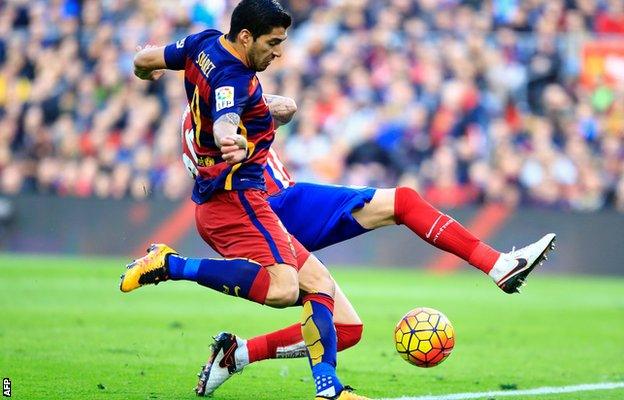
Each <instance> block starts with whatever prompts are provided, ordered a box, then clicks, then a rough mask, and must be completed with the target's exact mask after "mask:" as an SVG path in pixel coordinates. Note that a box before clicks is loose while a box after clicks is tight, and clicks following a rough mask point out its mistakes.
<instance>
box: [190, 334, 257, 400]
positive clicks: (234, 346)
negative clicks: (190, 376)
mask: <svg viewBox="0 0 624 400" xmlns="http://www.w3.org/2000/svg"><path fill="white" fill-rule="evenodd" d="M246 347H247V341H246V340H242V339H239V338H237V337H236V336H235V335H234V334H232V333H227V332H221V333H219V334H218V335H217V336H215V337H214V343H213V344H212V345H211V350H212V353H211V354H210V358H208V363H207V364H206V365H204V366H203V367H202V369H201V371H200V372H199V373H198V374H197V376H198V377H199V381H198V382H197V386H196V387H195V393H196V394H197V395H198V396H210V395H211V394H212V393H214V391H215V390H217V388H218V387H219V386H221V385H222V384H223V383H224V382H225V381H227V380H228V379H229V378H230V376H232V375H233V374H234V373H236V372H240V371H242V370H243V368H244V367H245V365H247V364H249V356H248V353H247V351H246V350H247V349H246ZM237 350H239V351H237Z"/></svg>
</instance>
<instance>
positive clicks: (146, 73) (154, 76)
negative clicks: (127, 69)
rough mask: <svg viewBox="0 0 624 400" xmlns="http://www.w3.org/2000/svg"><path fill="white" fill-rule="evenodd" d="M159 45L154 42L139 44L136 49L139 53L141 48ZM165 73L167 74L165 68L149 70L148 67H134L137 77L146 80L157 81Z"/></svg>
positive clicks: (145, 48) (152, 47)
mask: <svg viewBox="0 0 624 400" xmlns="http://www.w3.org/2000/svg"><path fill="white" fill-rule="evenodd" d="M157 47H158V46H154V45H153V44H147V45H145V46H144V47H142V46H137V47H136V51H137V53H138V52H140V51H141V50H148V49H155V48H157ZM164 74H165V70H163V69H157V70H148V69H143V68H138V67H136V66H135V67H134V75H136V77H137V78H139V79H143V80H146V81H157V80H158V79H160V77H161V76H163V75H164Z"/></svg>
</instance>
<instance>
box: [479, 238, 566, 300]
mask: <svg viewBox="0 0 624 400" xmlns="http://www.w3.org/2000/svg"><path fill="white" fill-rule="evenodd" d="M556 239H557V235H555V234H554V233H549V234H547V235H544V237H542V238H541V239H540V240H538V241H537V242H535V243H532V244H530V245H528V246H526V247H523V248H521V249H518V250H516V249H515V248H514V249H512V250H511V251H510V252H509V253H502V254H501V255H500V257H499V258H498V260H497V261H496V264H494V267H493V268H492V270H491V271H490V272H489V275H490V276H491V277H492V279H493V280H494V283H496V285H498V287H499V288H501V289H502V290H503V291H504V292H505V293H509V294H511V293H520V287H521V286H523V285H524V284H525V280H526V277H527V276H528V275H529V274H530V273H531V271H533V269H534V268H535V267H537V266H538V265H542V264H543V263H544V261H546V260H547V259H548V257H547V253H548V252H549V251H550V250H553V249H554V248H555V240H556Z"/></svg>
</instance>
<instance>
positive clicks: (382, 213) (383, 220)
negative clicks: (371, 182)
mask: <svg viewBox="0 0 624 400" xmlns="http://www.w3.org/2000/svg"><path fill="white" fill-rule="evenodd" d="M395 192H396V189H377V190H376V191H375V195H374V196H373V199H372V200H371V201H370V202H368V203H366V204H365V205H364V207H362V208H360V209H358V210H355V211H353V218H355V220H356V221H357V222H358V223H359V224H360V225H362V227H364V228H366V229H377V228H381V227H382V226H388V225H393V224H395V223H396V222H395V219H394V198H395Z"/></svg>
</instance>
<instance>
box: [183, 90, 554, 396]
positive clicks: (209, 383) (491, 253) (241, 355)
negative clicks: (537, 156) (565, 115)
mask: <svg viewBox="0 0 624 400" xmlns="http://www.w3.org/2000/svg"><path fill="white" fill-rule="evenodd" d="M265 97H266V101H267V103H268V105H269V110H270V111H271V113H272V115H273V117H274V120H275V121H276V122H277V123H287V122H288V121H290V120H291V118H292V116H293V114H294V113H295V112H296V110H297V107H296V104H295V102H294V100H292V99H289V98H286V97H282V96H274V95H265ZM182 120H183V122H182V131H181V134H182V137H183V138H184V137H185V136H186V135H188V133H189V129H190V128H191V124H190V120H189V117H188V110H187V112H185V113H184V115H183V118H182ZM182 142H183V151H184V153H185V154H187V155H188V156H184V158H185V163H186V165H187V168H188V170H189V172H190V173H191V174H195V173H196V170H195V167H194V165H193V163H187V162H186V160H187V159H191V158H193V156H192V154H191V153H192V150H191V149H190V148H189V147H188V146H187V145H186V144H185V140H182ZM264 178H265V180H266V181H267V184H266V185H267V190H268V192H269V195H270V196H269V204H270V205H271V208H272V209H273V211H275V213H276V214H277V215H278V216H279V218H280V220H281V221H282V222H283V223H284V225H285V226H286V229H288V231H289V232H290V233H291V234H292V235H293V236H295V237H296V238H297V240H298V241H299V242H300V243H301V244H303V246H304V247H305V248H306V249H308V250H309V251H316V250H319V249H322V248H325V247H327V246H330V245H333V244H336V243H340V242H342V241H345V240H348V239H351V238H353V237H356V236H358V235H361V234H363V233H365V232H369V231H370V230H373V229H377V228H380V227H383V226H388V225H399V224H400V225H405V226H407V227H408V228H409V229H410V230H412V231H413V232H414V233H416V234H417V235H418V236H419V237H421V238H422V239H423V240H425V241H427V242H428V243H430V244H432V245H434V246H436V247H438V248H440V249H442V250H444V251H447V252H451V253H453V254H455V255H457V256H458V257H460V258H462V259H464V260H465V261H467V262H468V263H470V264H471V265H473V266H474V267H476V268H478V269H480V270H481V271H483V272H484V273H486V274H488V275H489V276H490V277H491V278H492V279H493V281H494V282H495V283H496V284H497V285H498V286H499V287H500V288H501V289H502V290H503V291H505V292H506V293H510V294H511V293H516V292H519V287H520V286H522V285H523V284H524V282H525V279H526V277H527V276H528V274H529V273H530V272H531V271H532V270H533V269H534V268H535V267H536V266H538V265H540V264H541V263H542V262H543V261H544V260H545V259H546V253H547V251H549V250H550V249H552V248H554V241H555V235H554V234H552V233H551V234H547V235H545V236H543V237H542V238H541V239H540V240H538V241H537V242H535V243H533V244H530V245H528V246H526V247H524V248H522V249H519V250H512V251H511V252H509V253H500V252H498V251H496V250H494V249H492V248H491V247H490V246H488V245H487V244H485V243H483V242H482V241H480V240H479V239H477V238H476V237H475V236H474V235H472V234H471V233H470V232H469V231H468V230H466V229H465V228H464V227H463V226H462V225H461V224H459V223H458V222H457V221H455V220H454V219H453V218H452V217H450V216H449V215H446V214H444V213H442V212H440V211H439V210H437V209H435V208H434V207H433V206H431V205H430V204H429V203H427V202H426V201H425V200H424V199H422V198H421V197H420V196H419V195H418V193H416V192H415V191H414V190H412V189H409V188H405V187H399V188H394V189H376V188H353V187H346V186H338V185H319V184H314V183H303V182H297V183H295V181H294V180H293V178H292V176H291V175H290V173H289V172H288V170H287V168H286V167H285V165H284V164H283V163H282V161H281V160H280V158H279V156H278V155H277V153H276V152H275V151H274V150H273V149H271V150H269V154H268V157H267V165H266V167H265V170H264ZM310 211H313V212H310ZM336 288H337V295H336V302H335V309H334V324H335V327H336V333H337V348H338V350H339V351H340V350H344V349H346V348H349V347H351V346H353V345H355V344H357V342H358V341H359V340H360V337H361V334H362V330H363V325H362V321H361V320H360V318H359V316H358V315H357V312H356V311H355V309H354V308H353V306H352V305H351V303H350V302H349V300H348V299H347V298H346V296H345V295H344V293H342V292H341V291H340V288H339V287H338V286H336ZM305 354H306V347H305V344H304V342H303V340H302V337H301V335H300V333H299V329H298V325H297V324H294V325H291V326H289V327H285V328H283V329H280V330H278V331H275V332H271V333H268V334H265V335H260V336H257V337H255V338H252V339H249V340H243V339H241V338H239V337H237V336H235V335H233V334H231V333H221V334H219V335H217V336H216V337H215V344H214V345H213V352H212V354H211V356H210V358H209V362H208V364H207V365H206V367H204V368H203V369H202V371H201V372H200V374H199V378H200V379H199V382H198V385H197V388H198V390H197V392H198V393H199V394H203V395H208V394H211V393H213V392H214V390H216V389H217V388H218V387H219V386H220V385H221V384H222V383H223V382H225V380H227V379H228V378H229V377H230V376H232V374H233V373H234V372H238V371H241V370H242V369H243V368H244V367H245V366H246V365H248V364H249V363H252V362H256V361H260V360H264V359H271V358H293V357H304V356H305ZM220 365H227V366H228V367H227V368H224V367H221V366H220Z"/></svg>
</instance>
